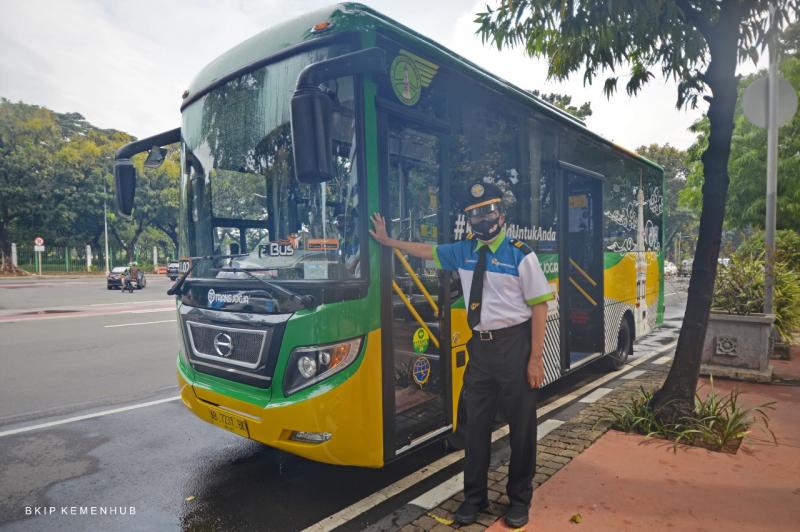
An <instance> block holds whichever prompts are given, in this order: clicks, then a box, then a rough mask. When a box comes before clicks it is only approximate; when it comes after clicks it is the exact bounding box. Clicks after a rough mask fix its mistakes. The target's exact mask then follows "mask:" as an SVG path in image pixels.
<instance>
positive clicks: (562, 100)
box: [530, 89, 592, 121]
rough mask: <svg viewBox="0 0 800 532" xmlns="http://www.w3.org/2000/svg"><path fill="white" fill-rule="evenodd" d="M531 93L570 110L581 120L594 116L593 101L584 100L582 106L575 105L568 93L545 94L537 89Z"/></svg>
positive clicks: (570, 112) (564, 109)
mask: <svg viewBox="0 0 800 532" xmlns="http://www.w3.org/2000/svg"><path fill="white" fill-rule="evenodd" d="M530 93H531V94H533V95H534V96H536V97H537V98H541V99H542V100H544V101H546V102H547V103H549V104H552V105H555V106H556V107H558V108H559V109H561V110H563V111H566V112H568V113H569V114H571V115H572V116H574V117H575V118H578V119H580V120H583V121H585V120H586V119H587V118H589V117H590V116H592V102H584V103H583V105H581V106H580V107H575V106H574V105H572V96H568V95H566V94H558V93H555V92H553V93H550V94H543V93H540V92H539V91H538V90H536V89H534V90H532V91H530Z"/></svg>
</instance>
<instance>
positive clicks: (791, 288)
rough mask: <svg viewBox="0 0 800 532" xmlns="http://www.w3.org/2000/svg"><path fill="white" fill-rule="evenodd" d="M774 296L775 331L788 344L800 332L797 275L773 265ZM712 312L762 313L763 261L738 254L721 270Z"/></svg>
mask: <svg viewBox="0 0 800 532" xmlns="http://www.w3.org/2000/svg"><path fill="white" fill-rule="evenodd" d="M773 294H774V295H773V301H774V312H775V330H776V331H777V332H778V334H779V335H780V337H781V338H782V339H783V340H784V341H786V342H790V341H791V339H792V333H793V332H795V331H797V330H799V329H800V274H798V272H796V271H794V270H792V269H790V268H789V267H788V266H787V265H786V264H785V263H782V262H776V263H775V290H774V293H773ZM712 308H713V309H715V310H719V311H724V312H728V313H730V314H740V315H747V314H755V313H760V312H763V309H764V261H763V260H762V259H760V258H754V257H752V256H749V255H742V254H737V255H735V256H734V257H733V259H732V260H731V263H730V264H729V265H728V266H727V267H724V266H720V268H719V271H718V272H717V280H716V283H715V284H714V300H713V302H712Z"/></svg>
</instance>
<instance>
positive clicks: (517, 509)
mask: <svg viewBox="0 0 800 532" xmlns="http://www.w3.org/2000/svg"><path fill="white" fill-rule="evenodd" d="M506 523H507V524H508V526H510V527H511V528H520V527H522V526H525V525H526V524H527V523H528V507H527V506H522V505H521V504H513V505H511V508H509V509H508V513H506Z"/></svg>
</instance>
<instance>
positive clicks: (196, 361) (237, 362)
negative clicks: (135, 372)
mask: <svg viewBox="0 0 800 532" xmlns="http://www.w3.org/2000/svg"><path fill="white" fill-rule="evenodd" d="M179 312H180V316H181V325H182V329H183V340H184V345H185V347H186V351H185V352H186V354H187V355H188V356H187V358H188V362H189V364H190V365H191V366H192V368H193V369H194V370H195V371H198V372H200V373H205V374H207V375H213V376H215V377H220V378H222V379H225V380H229V381H234V382H240V383H242V384H248V385H250V386H256V387H259V388H269V387H270V386H271V385H272V374H273V372H274V371H275V365H276V362H277V358H278V351H279V350H280V344H281V340H282V338H283V331H284V328H285V324H286V321H287V320H288V319H289V316H290V314H271V315H267V314H248V313H232V312H223V311H218V310H213V309H205V308H200V307H192V306H189V305H181V307H180V310H179Z"/></svg>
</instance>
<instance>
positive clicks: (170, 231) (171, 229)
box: [108, 148, 180, 262]
mask: <svg viewBox="0 0 800 532" xmlns="http://www.w3.org/2000/svg"><path fill="white" fill-rule="evenodd" d="M144 158H145V157H144V155H138V156H136V157H134V159H133V161H134V164H135V165H136V167H137V168H136V170H137V174H138V177H137V180H136V195H137V201H136V208H134V210H133V213H132V214H131V217H130V218H129V219H126V218H122V217H120V216H117V215H116V213H112V214H111V215H110V216H109V218H110V220H111V223H110V224H109V227H108V228H109V231H111V233H112V234H113V235H114V238H116V239H117V241H119V243H120V244H121V245H122V247H124V248H125V251H126V253H127V255H128V261H129V262H132V261H134V260H135V251H136V247H137V244H138V243H139V239H140V238H141V236H142V235H143V234H144V233H145V231H146V230H147V229H148V228H150V227H154V228H157V229H159V230H160V231H162V232H163V233H164V234H165V235H167V236H168V237H169V238H170V239H171V240H172V242H173V244H174V245H175V247H176V248H177V239H178V237H177V219H178V180H179V178H180V153H179V151H178V150H177V149H175V148H173V149H171V150H170V152H169V154H168V155H167V157H166V158H165V159H164V162H163V163H162V164H161V166H159V167H158V168H147V169H145V168H144Z"/></svg>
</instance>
